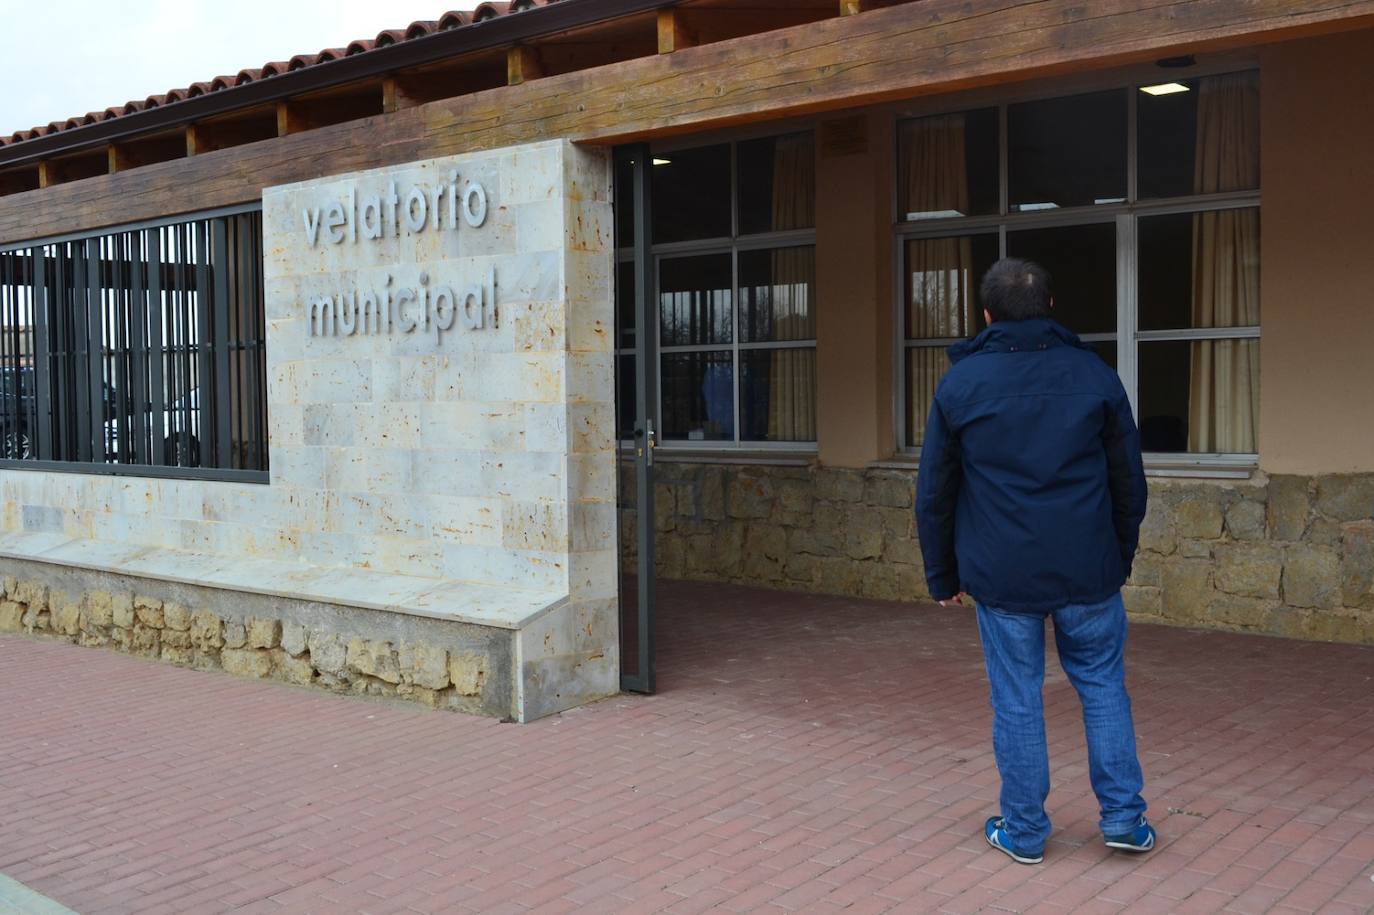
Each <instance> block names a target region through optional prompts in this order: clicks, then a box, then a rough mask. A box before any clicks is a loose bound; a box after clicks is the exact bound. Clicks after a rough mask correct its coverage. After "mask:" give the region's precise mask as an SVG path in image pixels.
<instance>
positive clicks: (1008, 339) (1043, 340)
mask: <svg viewBox="0 0 1374 915" xmlns="http://www.w3.org/2000/svg"><path fill="white" fill-rule="evenodd" d="M1052 346H1076V347H1078V348H1079V349H1087V348H1088V347H1087V344H1085V343H1084V342H1083V341H1082V340H1080V339H1078V335H1077V334H1075V333H1074V332H1073V331H1071V330H1069V329H1068V328H1067V327H1065V326H1064V325H1062V324H1060V323H1059V322H1058V321H1055V320H1054V319H1053V318H1031V319H1030V320H1028V321H996V322H994V323H993V324H992V326H991V327H988V328H986V329H984V330H983V332H982V333H980V334H979V335H978V336H976V337H974V338H973V339H972V340H964V341H963V342H961V343H956V344H954V345H953V346H951V347H950V348H949V350H948V352H949V361H950V362H951V363H954V362H958V361H959V360H961V359H966V358H968V357H969V356H972V355H974V354H975V353H983V352H987V353H1015V352H1018V351H1022V350H1037V349H1049V348H1050V347H1052Z"/></svg>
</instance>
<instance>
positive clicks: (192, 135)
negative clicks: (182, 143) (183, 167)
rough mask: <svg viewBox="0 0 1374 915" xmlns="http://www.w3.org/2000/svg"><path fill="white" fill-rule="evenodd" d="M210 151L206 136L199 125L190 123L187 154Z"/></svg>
mask: <svg viewBox="0 0 1374 915" xmlns="http://www.w3.org/2000/svg"><path fill="white" fill-rule="evenodd" d="M203 152H209V150H208V149H206V148H205V145H204V138H203V137H202V136H201V130H200V128H199V126H197V125H195V124H190V125H188V126H187V128H186V155H187V156H194V155H196V154H198V153H203Z"/></svg>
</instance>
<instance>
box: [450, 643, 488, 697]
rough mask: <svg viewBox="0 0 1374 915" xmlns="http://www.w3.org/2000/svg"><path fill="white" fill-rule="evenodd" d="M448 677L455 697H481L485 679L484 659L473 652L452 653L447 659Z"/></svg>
mask: <svg viewBox="0 0 1374 915" xmlns="http://www.w3.org/2000/svg"><path fill="white" fill-rule="evenodd" d="M448 676H449V679H450V680H451V681H452V682H453V691H454V692H455V693H456V694H457V695H459V696H477V695H481V692H482V685H483V684H484V683H485V682H486V678H487V661H486V658H485V657H483V656H482V655H480V654H478V653H477V652H475V651H459V652H454V653H453V655H452V656H450V657H449V659H448Z"/></svg>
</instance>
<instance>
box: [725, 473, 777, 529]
mask: <svg viewBox="0 0 1374 915" xmlns="http://www.w3.org/2000/svg"><path fill="white" fill-rule="evenodd" d="M725 505H726V510H727V511H728V512H729V514H730V517H732V518H767V517H768V516H769V515H770V514H771V513H772V511H773V482H772V480H770V479H769V478H768V477H767V476H766V475H764V474H762V473H757V472H754V471H749V472H745V471H741V472H740V473H738V474H736V475H735V477H734V479H732V480H731V481H730V483H729V486H728V488H727V490H726V500H725Z"/></svg>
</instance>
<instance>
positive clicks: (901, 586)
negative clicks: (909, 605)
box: [897, 566, 930, 600]
mask: <svg viewBox="0 0 1374 915" xmlns="http://www.w3.org/2000/svg"><path fill="white" fill-rule="evenodd" d="M897 597H898V599H899V600H930V589H929V588H928V587H927V586H926V576H925V571H924V570H923V569H921V568H920V567H919V566H897Z"/></svg>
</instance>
